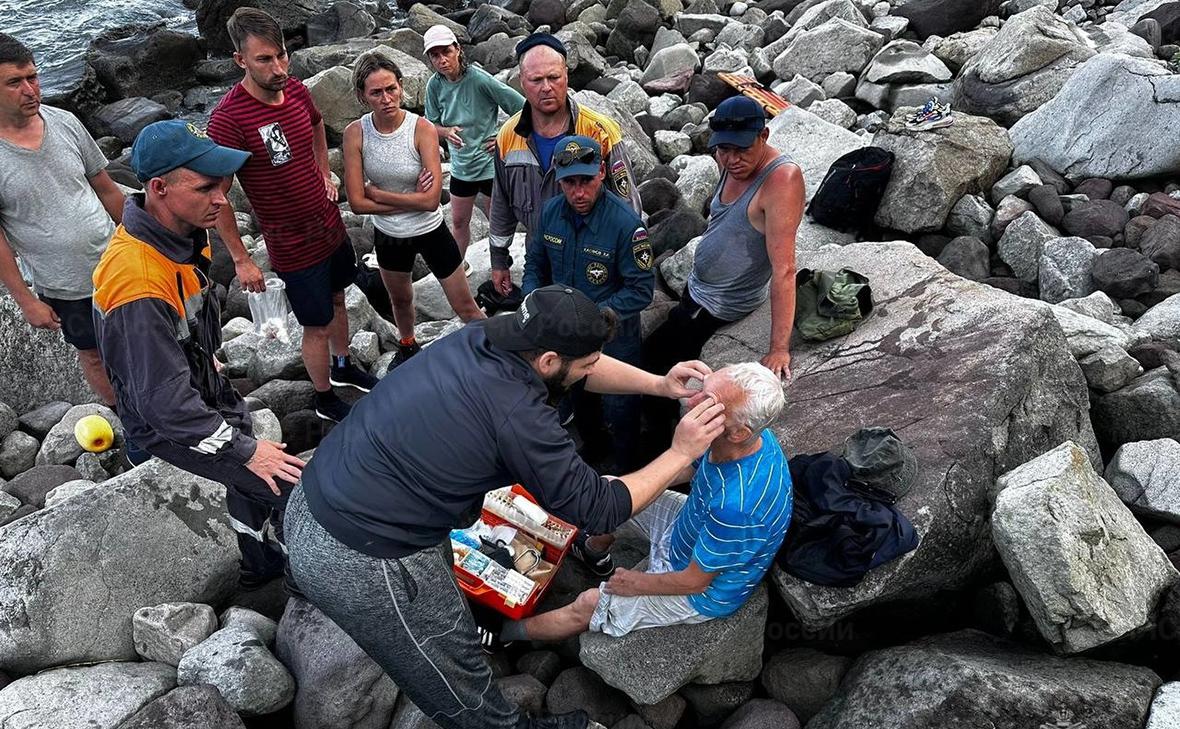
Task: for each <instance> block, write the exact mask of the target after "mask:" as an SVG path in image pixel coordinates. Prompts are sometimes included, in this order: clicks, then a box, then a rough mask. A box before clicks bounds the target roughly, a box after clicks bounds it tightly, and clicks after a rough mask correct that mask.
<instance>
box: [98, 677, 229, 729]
mask: <svg viewBox="0 0 1180 729" xmlns="http://www.w3.org/2000/svg"><path fill="white" fill-rule="evenodd" d="M117 729H246V725H245V724H243V723H242V720H241V718H240V717H239V716H238V713H237V712H236V711H234V710H233V707H232V706H230V705H229V704H227V703H226V701H225V699H223V698H222V697H221V692H220V691H218V690H217V689H216V688H214V687H212V686H210V685H208V684H201V685H200V686H182V687H180V688H178V689H174V690H172V691H169V692H168V693H166V694H164V695H163V696H161V697H160V698H158V699H156V700H155V701H152V702H151V703H149V704H147V705H146V706H144V707H143V708H142V709H140V710H139V711H137V712H135V713H134V714H133V715H132V716H131V717H130V718H129V719H127V721H125V722H123V723H122V724H120V725H119V726H118V727H117Z"/></svg>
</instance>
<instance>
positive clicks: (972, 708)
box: [807, 630, 1160, 729]
mask: <svg viewBox="0 0 1180 729" xmlns="http://www.w3.org/2000/svg"><path fill="white" fill-rule="evenodd" d="M1159 685H1160V679H1159V676H1157V675H1156V674H1155V673H1154V672H1153V671H1151V670H1150V669H1147V668H1142V667H1140V666H1129V665H1126V664H1122V663H1108V662H1104V661H1094V660H1087V659H1081V658H1069V659H1066V658H1058V657H1055V656H1049V655H1045V654H1042V653H1036V652H1034V651H1031V650H1029V649H1028V648H1025V647H1023V646H1019V645H1017V644H1015V643H1010V642H1008V641H1004V640H1001V639H999V638H995V637H993V636H990V635H988V634H986V633H981V632H978V631H974V630H964V631H961V632H958V633H950V634H946V635H939V636H933V637H930V638H924V639H922V640H919V641H917V642H915V643H911V644H909V645H905V646H900V647H897V648H888V649H885V650H881V651H873V652H871V653H867V654H865V655H864V656H862V657H861V658H860V659H859V660H857V662H856V664H855V665H853V667H852V670H851V671H849V673H848V675H847V676H846V677H845V678H844V683H843V684H841V686H840V692H839V694H837V696H836V698H835V699H833V700H832V702H831V703H830V704H828V705H827V706H826V707H825V708H824V710H823V711H821V712H820V713H819V715H818V716H816V717H815V718H814V719H813V720H811V721H810V722H808V724H807V727H808V729H851V728H853V727H856V728H858V729H859V728H860V727H866V728H867V727H872V728H873V729H947V728H948V727H977V726H987V727H994V729H1034V728H1035V727H1094V728H1095V729H1097V727H1102V729H1140V727H1142V726H1143V721H1144V719H1146V718H1147V710H1148V705H1149V704H1150V703H1151V697H1152V695H1153V694H1154V693H1155V690H1156V688H1157V687H1158V686H1159ZM1059 722H1060V723H1059Z"/></svg>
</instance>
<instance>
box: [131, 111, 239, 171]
mask: <svg viewBox="0 0 1180 729" xmlns="http://www.w3.org/2000/svg"><path fill="white" fill-rule="evenodd" d="M248 159H250V153H249V152H246V151H243V150H240V149H232V148H230V147H222V146H221V145H219V144H217V143H216V142H214V141H213V140H212V139H210V138H209V135H208V134H205V130H204V129H201V128H200V127H198V126H197V125H196V124H193V123H191V122H186V121H181V120H179V119H169V120H167V121H158V122H155V123H154V124H148V125H147V126H146V127H144V128H143V131H141V132H140V133H139V136H137V137H136V138H135V144H133V145H131V169H132V171H133V172H135V176H136V177H138V178H139V181H140V182H147V181H148V180H150V179H152V178H153V177H159V176H160V175H164V174H167V173H169V172H171V171H172V170H174V169H176V168H178V167H187V168H188V169H190V170H192V171H193V172H199V173H200V174H202V175H208V176H209V177H229V176H230V175H232V174H233V173H235V172H237V171H238V170H239V169H241V167H242V165H244V164H246V160H248Z"/></svg>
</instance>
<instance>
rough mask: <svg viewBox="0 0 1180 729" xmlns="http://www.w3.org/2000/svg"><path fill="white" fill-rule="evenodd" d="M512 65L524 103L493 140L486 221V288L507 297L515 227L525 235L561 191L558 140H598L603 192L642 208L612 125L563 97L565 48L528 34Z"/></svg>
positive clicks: (619, 136) (542, 35) (547, 38)
mask: <svg viewBox="0 0 1180 729" xmlns="http://www.w3.org/2000/svg"><path fill="white" fill-rule="evenodd" d="M516 59H517V61H518V62H519V63H520V87H521V91H523V92H524V97H525V105H524V108H523V109H521V110H520V111H518V112H517V113H516V114H515V115H513V116H512V117H511V118H509V119H508V121H506V122H504V126H502V127H500V133H499V134H497V135H496V153H495V155H494V163H495V168H496V175H495V180H494V183H493V187H492V208H491V216H490V218H489V221H488V222H489V230H488V242H489V243H490V245H491V261H492V284H493V285H494V286H495V289H496V291H498V292H499V293H500V294H501V295H504V296H507V295H508V294H509V293H511V291H512V278H511V275H510V273H509V269H510V268H511V266H512V256H511V255H509V253H508V247H509V246H510V245H511V244H512V236H513V234H514V233H515V232H516V226H517V224H521V225H523V226H524V227H525V231H526V232H527V234H528V235H529V236H531V235H532V234H533V232H534V231H535V230H536V228H537V222H538V219H539V218H540V215H541V209H542V207H543V206H544V204H545V202H546V201H547V200H549V199H551V198H553V197H556V196H558V194H559V192H560V190H559V189H558V187H557V180H556V176H555V175H554V168H553V164H552V161H553V156H554V155H555V153H556V152H557V150H558V143H559V142H560V141H561V140H562V138H564V137H566V136H567V135H570V134H577V135H581V136H586V137H590V138H591V139H594V140H595V141H596V142H598V144H599V146H600V148H601V150H602V156H603V158H604V159H605V160H606V177H605V180H606V185H607V187H609V188H610V189H611V191H613V192H615V193H618V195H619V196H620V197H622V198H624V199H625V200H628V201H629V202H630V204H631V208H632V209H633V210H635V212H636V213H639V212H640V211H641V210H642V209H643V208H642V201H641V200H640V199H639V191H638V190H636V189H635V180H634V178H633V177H632V174H631V162H630V160H629V159H628V157H627V153H626V150H625V149H624V148H623V144H622V142H623V133H622V130H621V129H620V128H619V124H618V122H616V121H615V120H614V119H611V118H610V117H608V116H606V115H604V114H600V113H598V112H597V111H594V110H593V109H591V108H589V107H587V106H583V105H581V104H579V103H577V101H575V100H574V99H573V98H572V97H571V96H570V95H569V69H568V67H567V66H566V48H565V44H563V43H562V42H561V40H560V39H558V38H556V37H555V36H552V35H550V34H549V33H533V34H531V35H529V36H528V37H526V38H525V39H524V40H522V41H521V42H520V43H518V44H517V46H516Z"/></svg>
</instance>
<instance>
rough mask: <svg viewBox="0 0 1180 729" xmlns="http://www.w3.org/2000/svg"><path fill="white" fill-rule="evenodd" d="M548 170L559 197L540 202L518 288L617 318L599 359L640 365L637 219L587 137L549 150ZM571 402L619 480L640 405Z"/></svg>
mask: <svg viewBox="0 0 1180 729" xmlns="http://www.w3.org/2000/svg"><path fill="white" fill-rule="evenodd" d="M553 168H554V169H555V171H556V175H555V177H556V179H557V182H558V185H559V186H560V187H561V192H562V194H561V195H560V196H557V197H554V198H552V199H550V200H549V201H548V202H546V203H545V206H544V208H542V210H541V217H540V220H539V223H538V225H537V229H536V230H534V231H533V232H532V235H531V237H530V238H529V241H528V247H527V250H526V253H525V263H524V280H523V286H522V289H523V291H524V293H525V294H526V295H527V294H528V293H529V292H531V291H533V290H534V289H536V288H540V287H542V286H547V285H550V284H562V285H565V286H571V287H573V288H576V289H578V290H579V291H581V292H582V293H584V294H586V295H587V296H589V297H590V299H591V300H592V301H594V303H596V304H598V306H599V308H603V309H611V310H613V311H614V312H615V314H616V315H617V316H618V318H619V328H618V334H617V335H616V337H615V339H614V340H613V341H612V342H610V343H608V344H607V345H606V347H605V348H604V349H603V352H604V353H605V354H607V355H609V356H611V357H614V358H615V359H618V360H621V361H623V362H626V363H628V364H631V365H636V366H638V365H639V362H640V336H641V334H640V322H639V313H640V312H641V311H643V310H644V309H645V308H647V306H648V304H650V303H651V298H652V290H653V289H654V287H655V278H654V276H653V275H652V270H651V268H652V263H653V261H654V255H653V253H652V249H651V243H650V242H649V241H648V239H647V229H646V228H644V227H643V220H641V219H640V217H639V216H638V215H637V214H636V213H635V211H634V210H632V209H631V207H630V205H629V204H628V203H627V201H626V200H624V199H623V198H621V197H619V196H617V195H615V194H614V193H613V192H610V191H609V190H608V189H607V188H606V186H605V184H604V182H605V177H606V166H605V164H604V163H603V157H602V147H601V146H600V145H599V143H598V142H597V141H595V140H594V139H591V138H590V137H586V136H580V135H569V136H567V137H565V138H563V139H561V140H560V141H559V142H558V143H557V148H556V150H555V151H554V154H553ZM597 400H598V398H597V397H594V396H591V395H589V394H587V393H585V392H584V391H583V392H578V393H577V394H576V395H575V411H576V415H577V417H578V419H579V430H580V431H581V434H582V437H583V440H584V441H586V442H587V445H588V446H589V447H590V450H593V449H594V447H595V446H598V445H602V444H600V443H595V442H594V437H595V436H596V435H597V434H598V433H600V432H601V428H600V427H599V420H598V415H599V413H601V416H602V423H603V424H605V426H606V430H607V431H608V432H609V433H610V438H611V443H610V445H611V450H612V453H613V456H614V461H615V464H614V465H615V466H616V467H617V468H618V472H619V473H629V472H630V471H631V470H633V469H634V468H635V467H637V466H638V465H640V464H639V462H638V458H637V456H638V444H639V419H640V398H639V397H637V396H634V395H604V396H602V397H601V405H599V403H598V402H597Z"/></svg>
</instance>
